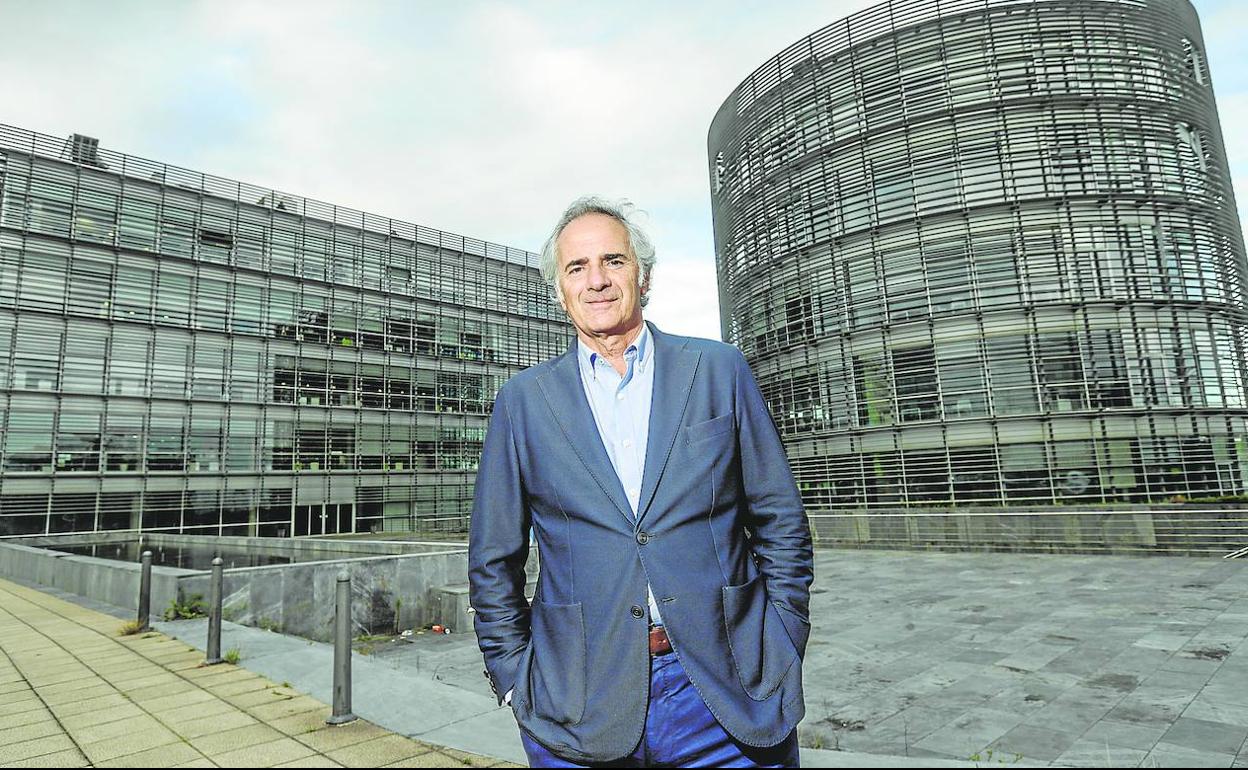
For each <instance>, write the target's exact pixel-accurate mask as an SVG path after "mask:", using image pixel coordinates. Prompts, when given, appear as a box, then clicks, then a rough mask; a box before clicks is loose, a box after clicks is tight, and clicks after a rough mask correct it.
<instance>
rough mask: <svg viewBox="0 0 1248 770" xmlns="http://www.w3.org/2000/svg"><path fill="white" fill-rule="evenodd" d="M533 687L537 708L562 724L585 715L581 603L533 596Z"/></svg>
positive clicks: (584, 662) (530, 682)
mask: <svg viewBox="0 0 1248 770" xmlns="http://www.w3.org/2000/svg"><path fill="white" fill-rule="evenodd" d="M532 612H533V614H532V619H533V626H532V637H531V642H530V644H531V649H532V653H531V654H532V659H531V660H530V665H529V691H530V693H531V696H532V704H531V705H532V706H533V711H534V712H535V713H536V714H537V715H538V716H540V717H542V718H543V719H547V720H549V721H551V722H558V723H559V724H566V725H574V724H578V723H579V722H580V721H581V719H582V718H583V717H584V716H585V665H586V659H585V617H584V614H583V613H582V612H581V605H580V604H579V603H577V604H547V603H546V602H541V601H537V600H536V599H534V600H533V605H532Z"/></svg>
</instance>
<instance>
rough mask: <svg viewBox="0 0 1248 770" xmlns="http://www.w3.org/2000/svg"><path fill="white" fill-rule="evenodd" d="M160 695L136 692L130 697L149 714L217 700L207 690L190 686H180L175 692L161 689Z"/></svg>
mask: <svg viewBox="0 0 1248 770" xmlns="http://www.w3.org/2000/svg"><path fill="white" fill-rule="evenodd" d="M162 693H163V694H161V695H155V694H150V693H144V692H136V693H130V697H131V698H132V699H133V700H134V702H135V703H137V704H139V705H140V706H142V707H143V708H144V709H145V710H147V711H151V712H163V711H167V710H169V709H174V708H180V707H182V706H189V705H191V704H193V703H207V702H210V701H214V700H217V696H215V695H213V694H212V693H210V692H208V691H207V690H201V689H199V688H198V687H195V686H194V685H190V684H186V685H183V686H181V687H180V688H179V689H178V690H176V691H175V692H169V691H167V690H164V689H162Z"/></svg>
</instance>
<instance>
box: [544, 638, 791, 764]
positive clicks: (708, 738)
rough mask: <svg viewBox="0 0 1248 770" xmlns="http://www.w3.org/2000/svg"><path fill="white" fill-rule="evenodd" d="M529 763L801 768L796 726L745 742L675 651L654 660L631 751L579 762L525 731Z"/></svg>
mask: <svg viewBox="0 0 1248 770" xmlns="http://www.w3.org/2000/svg"><path fill="white" fill-rule="evenodd" d="M520 738H521V740H522V741H524V752H525V753H526V754H528V755H529V767H798V749H797V730H794V731H793V732H792V733H789V737H788V738H785V739H784V741H783V742H782V743H780V744H778V745H776V746H769V747H766V748H756V747H754V746H746V745H745V744H743V743H740V742H738V741H737V740H736V739H735V738H733V737H732V736H731V735H729V734H728V733H727V732H726V731H725V730H724V728H722V727H720V726H719V722H716V721H715V717H714V716H713V715H712V714H711V710H710V709H708V708H707V707H706V704H705V703H703V702H702V696H700V695H698V691H697V690H696V689H695V688H694V686H693V684H691V683H690V682H689V677H688V676H687V675H686V674H685V669H684V667H683V666H681V665H680V659H679V658H677V657H676V655H675V654H674V653H668V654H667V655H660V656H659V657H657V658H651V659H650V705H649V706H648V707H647V708H646V728H645V731H644V732H643V733H642V736H641V742H640V743H639V744H637V748H636V749H634V750H633V753H632V754H630V755H629V756H627V757H625V758H623V759H619V760H616V761H613V762H606V763H603V764H601V765H578V764H576V763H574V762H569V761H568V760H566V759H562V758H560V757H557V756H555V755H554V754H552V753H551V752H550V750H549V749H547V748H546V747H545V746H543V745H541V744H540V743H538V742H537V741H535V740H533V739H532V738H531V737H529V734H528V733H526V732H525V731H524V730H521V731H520Z"/></svg>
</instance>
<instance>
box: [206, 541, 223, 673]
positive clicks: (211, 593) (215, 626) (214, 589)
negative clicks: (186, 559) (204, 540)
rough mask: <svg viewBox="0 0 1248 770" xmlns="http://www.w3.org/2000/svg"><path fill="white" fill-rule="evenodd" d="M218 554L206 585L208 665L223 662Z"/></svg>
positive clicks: (220, 569) (219, 562) (219, 563)
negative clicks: (210, 577) (209, 580)
mask: <svg viewBox="0 0 1248 770" xmlns="http://www.w3.org/2000/svg"><path fill="white" fill-rule="evenodd" d="M224 563H225V562H224V561H222V560H221V557H220V556H217V557H215V558H214V559H213V560H212V582H211V584H210V585H209V587H208V658H207V659H206V660H205V661H204V663H206V664H208V665H209V666H211V665H213V664H215V663H222V662H224V661H223V659H222V658H221V593H222V591H221V583H222V581H223V580H224V570H223V568H222V566H221V565H222V564H224Z"/></svg>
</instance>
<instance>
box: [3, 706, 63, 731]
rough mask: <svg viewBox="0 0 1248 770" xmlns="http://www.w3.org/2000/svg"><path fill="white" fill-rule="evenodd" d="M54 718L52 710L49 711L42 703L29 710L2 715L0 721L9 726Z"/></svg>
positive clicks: (19, 725) (20, 725) (18, 725)
mask: <svg viewBox="0 0 1248 770" xmlns="http://www.w3.org/2000/svg"><path fill="white" fill-rule="evenodd" d="M54 719H55V718H54V717H53V716H52V712H51V711H48V710H47V709H45V708H44V707H43V706H41V705H36V706H35V707H33V708H31V709H30V710H29V711H19V712H17V713H16V714H9V715H8V716H4V717H0V721H2V722H3V723H4V726H5V727H8V728H13V727H22V726H24V725H30V724H35V723H37V722H47V721H54Z"/></svg>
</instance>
